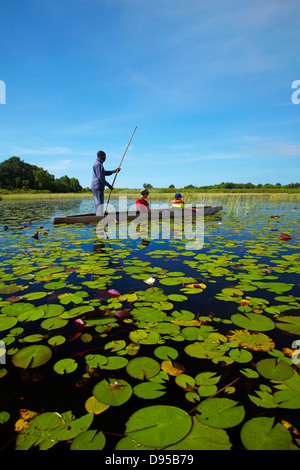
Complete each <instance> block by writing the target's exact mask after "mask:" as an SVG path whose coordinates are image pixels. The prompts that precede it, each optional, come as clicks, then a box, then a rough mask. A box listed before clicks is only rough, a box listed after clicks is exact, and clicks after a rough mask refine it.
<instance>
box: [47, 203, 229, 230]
mask: <svg viewBox="0 0 300 470" xmlns="http://www.w3.org/2000/svg"><path fill="white" fill-rule="evenodd" d="M222 208H223V207H222V206H204V207H203V208H201V209H198V208H197V209H196V208H195V207H191V208H185V210H184V211H183V213H182V218H184V217H186V215H188V216H190V215H193V216H196V215H197V213H198V214H200V213H201V211H202V209H203V210H204V216H207V215H213V214H216V213H217V212H219V211H220V210H221V209H222ZM179 210H180V211H181V209H174V208H171V209H162V210H152V211H151V213H150V214H147V213H143V215H145V216H146V217H147V216H148V219H149V221H151V219H152V218H153V219H154V220H158V219H160V220H164V219H165V220H168V218H169V217H170V219H171V220H172V219H174V218H176V215H175V216H174V214H178V211H179ZM139 215H140V212H139V211H136V212H134V211H131V212H112V213H110V214H108V215H106V216H99V215H95V214H79V215H65V216H56V217H53V218H52V223H53V225H58V224H91V223H98V222H100V221H101V220H103V219H104V217H109V218H111V219H112V220H116V221H117V222H118V221H119V220H128V221H131V220H134V219H136V218H137V217H138V216H139Z"/></svg>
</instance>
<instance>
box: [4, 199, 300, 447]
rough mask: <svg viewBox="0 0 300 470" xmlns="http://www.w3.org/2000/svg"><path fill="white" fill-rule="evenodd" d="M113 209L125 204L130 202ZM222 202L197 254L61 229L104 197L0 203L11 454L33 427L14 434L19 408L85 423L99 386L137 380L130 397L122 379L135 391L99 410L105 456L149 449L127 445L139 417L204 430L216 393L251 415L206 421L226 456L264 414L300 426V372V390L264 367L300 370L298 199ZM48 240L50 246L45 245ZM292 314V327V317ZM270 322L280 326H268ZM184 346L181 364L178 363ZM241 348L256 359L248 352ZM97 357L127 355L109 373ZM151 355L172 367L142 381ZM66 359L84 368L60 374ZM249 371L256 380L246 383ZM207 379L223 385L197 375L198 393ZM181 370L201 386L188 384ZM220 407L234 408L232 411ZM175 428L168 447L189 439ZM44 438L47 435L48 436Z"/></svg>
mask: <svg viewBox="0 0 300 470" xmlns="http://www.w3.org/2000/svg"><path fill="white" fill-rule="evenodd" d="M112 202H113V204H114V205H116V207H117V199H113V200H112ZM128 202H129V204H131V203H132V202H133V201H128ZM157 202H158V201H157ZM211 203H212V204H216V205H220V204H221V205H223V210H222V211H221V212H220V213H219V214H218V215H217V216H211V217H207V218H205V223H204V245H203V247H202V248H201V249H199V250H187V249H186V240H184V239H183V240H178V239H174V231H171V232H170V237H171V238H170V239H155V240H153V239H152V240H151V238H149V239H147V240H141V239H140V238H137V239H122V240H118V239H116V240H113V239H109V238H107V239H106V240H99V239H98V238H97V235H96V226H95V225H76V226H75V225H74V226H53V225H52V217H53V216H54V215H64V214H79V213H88V212H92V211H93V203H92V200H91V199H80V198H78V199H77V198H76V199H68V200H64V199H57V200H55V199H53V200H42V199H40V200H28V201H1V202H0V236H1V264H0V298H1V299H0V308H1V313H0V340H2V341H3V343H2V344H4V345H5V350H6V356H5V361H4V359H2V363H1V362H0V418H1V413H2V421H3V424H0V448H3V449H14V448H15V447H16V445H17V448H18V442H21V438H20V435H21V434H22V433H23V436H24V435H25V434H24V430H23V431H18V430H17V431H16V430H15V426H16V422H17V421H18V419H19V418H20V410H22V409H26V410H31V411H34V412H36V413H39V414H40V415H42V414H43V413H47V412H57V413H59V414H62V413H65V412H67V411H72V413H73V415H74V416H75V419H78V418H80V417H82V416H85V415H86V414H87V412H88V411H89V412H92V411H93V410H92V411H91V409H90V408H89V407H88V405H87V403H90V402H91V400H90V399H91V397H93V393H94V392H95V387H96V385H97V384H99V383H101V382H102V381H105V380H106V381H107V383H109V384H111V386H113V385H112V383H114V382H117V383H118V381H125V383H126V384H128V385H126V386H125V385H124V384H123V385H119V387H120V388H119V389H118V384H117V386H116V387H117V390H123V389H124V388H126V387H131V389H132V393H131V395H130V397H128V399H127V400H125V401H124V402H123V403H117V404H116V403H114V404H113V405H111V406H109V407H108V408H107V409H105V411H102V412H101V413H98V411H96V412H95V410H94V412H95V414H94V418H93V422H92V424H91V425H90V426H89V429H90V430H97V432H103V435H104V438H105V444H104V446H102V447H103V448H104V451H108V452H109V451H112V450H114V449H115V447H116V446H117V449H118V448H120V449H134V448H143V444H141V443H140V442H139V441H138V442H136V441H135V440H134V439H133V440H132V439H130V438H129V437H127V438H125V436H126V434H128V433H127V431H126V429H127V428H126V423H127V422H128V420H129V418H130V417H131V416H132V415H133V413H135V412H137V411H139V410H143V409H146V408H148V407H150V406H156V405H161V406H162V407H163V406H172V407H174V410H179V411H180V410H183V411H184V412H185V413H186V415H188V416H190V418H188V417H187V419H195V420H196V422H197V423H198V421H197V419H198V418H197V416H200V415H199V414H198V413H200V411H199V410H196V408H197V406H198V405H199V404H202V403H204V402H205V400H206V402H205V403H207V402H208V401H209V400H213V399H214V400H216V397H217V398H219V399H220V400H221V399H222V398H223V399H225V398H226V399H228V400H231V402H230V404H231V407H233V408H234V407H237V406H239V407H242V408H243V411H244V414H243V417H242V419H241V420H238V422H236V423H233V425H228V427H227V425H226V422H228V423H230V420H231V416H232V413H231V411H228V421H226V417H225V424H224V416H225V414H224V413H225V412H220V414H221V417H222V420H221V422H220V425H219V427H214V426H216V424H215V423H213V422H212V420H211V417H210V414H209V417H208V418H207V422H206V425H208V426H206V430H207V431H206V432H207V435H208V434H209V431H211V429H212V430H214V429H217V430H218V431H215V432H217V433H221V432H222V433H223V434H220V437H219V438H220V440H221V441H222V443H223V445H224V446H225V447H226V446H227V448H232V449H244V448H248V444H247V440H246V441H245V440H243V439H242V438H241V430H242V428H243V427H244V426H245V423H247V422H250V420H253V419H254V418H258V417H268V418H274V425H275V424H276V423H279V424H280V426H282V424H281V422H282V420H284V421H287V422H288V423H289V424H290V425H292V426H294V427H295V428H298V429H300V413H299V408H300V386H299V384H298V379H297V378H295V376H294V375H293V377H294V379H293V382H289V381H287V380H288V379H286V378H284V379H282V378H281V377H280V376H279V379H277V381H275V382H274V380H273V381H272V380H271V378H270V374H271V376H272V373H273V372H274V370H272V371H271V372H270V371H269V372H266V373H262V372H261V368H260V367H259V366H257V364H258V363H259V362H260V361H263V360H266V359H272V360H274V362H275V363H276V364H278V363H279V362H280V360H281V362H282V361H285V362H286V364H287V366H288V368H289V371H290V375H289V374H288V373H287V375H289V377H291V376H292V374H296V375H297V376H298V375H299V373H298V371H299V369H298V366H297V364H296V363H295V361H293V358H292V357H291V353H292V352H293V346H292V344H293V341H295V340H298V339H299V336H300V327H299V323H298V321H299V320H298V319H299V313H300V312H299V305H300V303H299V302H300V289H299V286H300V275H299V274H300V263H299V261H300V254H299V236H300V230H299V220H300V204H298V205H297V200H296V201H295V200H286V199H283V200H280V199H278V198H274V199H272V198H268V197H258V198H255V197H247V196H245V197H242V198H238V197H237V198H225V199H222V198H219V199H215V200H211V201H210V204H211ZM171 230H173V229H172V227H171ZM37 231H38V232H39V239H34V238H32V236H33V235H34V233H36V232H37ZM280 233H285V234H289V235H291V237H292V238H291V240H288V241H283V240H280V239H279V237H278V235H279V234H280ZM150 278H153V279H154V283H153V285H152V287H151V285H149V284H147V283H146V282H145V281H147V280H148V279H150ZM224 289H225V290H224ZM128 294H129V296H128ZM126 295H127V297H126ZM53 305H57V306H58V309H59V308H60V310H57V311H50V310H49V308H48V307H49V306H53ZM76 308H78V311H76V310H74V309H76ZM120 311H121V312H123V316H124V311H126V312H127V313H128V315H129V318H127V319H126V318H124V317H122V314H121V317H120V316H117V315H116V314H117V312H120ZM237 314H238V315H239V316H238V317H237V316H236V315H237ZM249 314H250V317H249V316H247V315H249ZM253 314H255V315H254V317H253V316H251V315H253ZM258 316H259V319H258V318H257V317H258ZM240 317H242V319H241V318H240ZM285 317H289V319H288V320H286V321H285V322H284V318H285ZM292 317H294V319H293V320H291V318H292ZM249 318H250V323H249ZM245 319H246V320H247V321H248V323H247V321H246V323H244V321H243V320H245ZM262 319H263V321H264V319H268V320H271V323H267V326H266V325H265V323H264V322H262ZM280 319H281V320H280ZM254 320H255V321H254ZM268 320H267V321H268ZM174 321H175V323H174ZM197 321H198V322H197ZM176 322H177V323H176ZM200 322H201V325H200ZM251 322H253V323H251ZM272 322H273V323H272ZM287 323H288V325H291V324H292V325H293V326H292V327H291V328H289V327H288V328H287V329H282V328H281V325H282V324H284V325H286V324H287ZM297 325H298V326H297ZM233 330H235V331H241V330H247V331H248V332H249V333H250V334H251V335H253V334H257V333H261V334H263V335H264V339H263V342H262V344H266V343H268V341H273V347H271V348H269V350H263V348H262V349H261V350H257V351H256V350H253V349H251V347H249V345H247V344H242V343H240V344H237V343H236V344H234V343H230V342H229V336H230V332H231V331H233ZM120 341H123V342H120ZM196 343H197V344H198V345H200V348H201V347H202V346H203V345H204V344H205V348H208V349H205V350H207V351H208V352H207V354H206V355H204V356H203V349H202V350H201V351H202V353H201V352H200V353H199V350H197V351H196V350H193V348H191V345H195V344H196ZM34 345H36V346H37V350H36V354H37V355H38V356H39V355H40V351H39V349H38V347H39V346H41V345H43V346H46V347H47V351H48V350H49V351H50V352H51V357H50V358H49V359H48V360H46V362H45V363H43V364H41V365H37V367H31V366H32V362H30V364H29V365H27V367H25V366H24V364H23V363H22V361H21V363H20V362H19V361H18V357H19V356H20V354H19V355H18V353H19V352H20V351H21V350H22V349H25V348H28V347H29V346H34ZM201 345H202V346H201ZM161 346H168V347H170V348H171V350H172V352H171V350H169V352H168V353H167V352H165V351H161V350H158V349H157V348H158V347H161ZM195 347H197V345H196V346H195ZM287 348H288V349H290V350H291V351H290V352H289V353H288V351H287V350H286V349H287ZM234 350H235V351H238V352H239V354H238V355H236V354H235V352H234ZM174 351H175V353H176V358H173V357H170V356H168V354H171V356H172V354H173V353H174ZM195 351H196V352H195ZM241 351H242V352H245V351H247V352H248V353H249V354H250V355H248V356H247V355H246V356H243V355H242V354H240V353H241ZM92 355H101V356H104V357H105V358H106V359H107V358H110V357H114V358H115V359H113V361H115V362H114V363H106V365H105V364H103V367H102V366H101V365H99V364H98V366H97V364H96V365H95V363H93V362H92V359H93V356H92ZM165 355H166V357H165ZM199 356H200V357H199ZM138 357H147V358H151V359H153V361H155V362H156V363H157V364H158V365H159V369H161V371H162V372H160V374H158V373H156V375H154V376H153V377H147V367H146V366H145V370H146V376H145V377H144V379H143V380H141V379H140V378H136V377H135V376H134V375H131V374H130V373H129V369H127V365H128V364H129V363H130V362H131V361H132V360H133V359H134V358H138ZM168 358H171V359H172V361H173V363H172V362H171V364H172V365H173V366H174V369H173V371H172V370H171V371H170V370H168V369H166V363H165V361H166V360H168ZM63 359H70V360H72V363H69V367H71V369H66V370H65V372H64V373H63V372H62V370H61V369H60V368H59V367H58V368H57V367H55V365H56V364H57V363H59V362H60V361H62V360H63ZM118 361H119V362H118ZM120 361H121V362H120ZM122 361H123V362H122ZM174 361H175V362H174ZM70 364H72V365H70ZM157 364H156V365H157ZM178 364H179V365H178ZM264 364H267V363H264ZM73 366H74V367H73ZM66 367H67V366H66ZM72 367H73V369H74V370H73V369H72ZM246 369H247V370H251V371H252V372H254V375H253V376H251V374H250V376H249V375H247V374H245V373H244V372H245V370H246ZM273 369H274V368H273ZM180 372H181V373H180ZM202 372H208V373H212V375H213V374H215V375H214V377H219V380H218V381H217V383H215V384H213V383H212V382H211V381H209V380H208V379H207V381H206V382H205V381H204V382H203V383H202V382H201V379H199V378H198V380H196V383H194V384H193V382H192V380H193V379H195V378H196V377H197V375H198V374H200V373H202ZM183 374H185V375H183ZM150 375H151V374H150ZM180 375H182V377H186V376H187V380H188V381H189V380H190V382H187V383H186V385H185V386H184V385H183V383H184V381H183V382H180V380H179V377H180ZM155 377H156V379H155ZM283 377H285V376H283ZM275 378H277V376H276V375H275ZM111 381H112V382H111ZM151 381H152V383H159V384H160V385H161V387H162V389H161V390H162V392H163V394H162V395H161V396H157V397H156V396H155V393H153V391H151V390H152V389H151V387H152V385H150V386H148V385H147V387H148V389H146V391H142V392H141V393H140V392H139V391H138V390H139V389H138V388H135V387H136V386H137V385H139V384H141V383H147V384H149V383H150V384H151ZM233 381H235V382H234V383H233V385H232V386H231V387H229V388H228V387H227V386H228V385H230V384H231V383H232V382H233ZM120 383H121V382H120ZM200 386H202V388H200V389H199V387H200ZM206 386H208V388H203V387H206ZM147 387H146V388H147ZM226 387H227V388H226ZM276 387H277V388H276ZM128 389H129V388H128ZM96 390H97V389H96ZM110 390H112V388H110ZM278 390H289V391H291V392H292V397H291V398H292V399H293V401H294V404H293V405H291V404H290V403H287V402H286V401H279V405H278V403H277V402H276V400H277V396H278V395H276V392H278ZM257 392H258V393H257ZM101 393H102V392H101ZM101 393H100V396H102V395H101ZM103 393H104V392H103ZM215 394H216V395H215ZM108 395H110V394H109V393H108ZM116 395H118V392H116ZM140 395H142V396H140ZM212 395H214V398H213V397H212ZM119 396H121V392H120V393H119ZM252 397H255V398H254V400H253V399H252ZM274 397H275V401H274ZM258 399H260V400H261V401H260V402H259V401H257V400H258ZM109 400H110V398H109V399H108V401H109ZM272 400H273V402H272ZM99 401H101V400H99V395H98V402H99ZM103 402H104V403H106V402H105V393H104V400H103ZM271 402H272V403H273V404H272V405H270V403H271ZM211 403H212V402H211ZM218 403H220V408H222V406H223V405H224V402H221V401H220V402H218ZM234 403H235V405H234ZM291 406H292V407H291ZM161 409H163V408H161ZM3 412H5V413H6V414H3ZM212 414H214V415H216V414H218V413H217V412H216V411H212ZM178 420H179V416H178ZM32 422H33V421H32ZM145 422H146V423H147V417H146V415H145ZM200 422H201V421H200ZM0 423H1V419H0ZM28 423H29V424H28V426H29V427H30V421H29V422H28ZM212 424H213V426H212ZM201 425H203V422H202V423H201ZM172 426H173V424H172V425H171V424H170V429H169V428H168V426H167V425H166V426H165V428H164V429H165V431H164V432H165V433H166V434H168V435H169V434H170V439H169V442H168V443H167V445H164V446H163V447H165V448H166V449H168V448H172V447H171V446H173V445H174V446H175V444H176V443H177V439H176V437H175V438H174V437H172V432H171V431H172V429H171V428H172ZM282 427H283V426H282ZM193 429H194V430H195V429H196V428H195V424H193ZM244 429H245V428H244ZM280 429H281V428H280ZM285 429H286V428H285ZM84 430H85V429H84ZM38 432H40V435H41V434H42V431H37V433H38ZM191 432H192V430H190V431H189V433H186V436H184V438H185V439H186V438H187V436H188V435H191ZM199 432H200V430H199ZM286 432H287V433H289V434H290V440H289V439H288V438H287V435H286V433H285V432H284V431H283V438H282V439H280V442H281V443H282V442H283V441H284V442H287V443H286V444H280V445H285V446H286V447H287V448H293V447H295V448H297V446H298V441H297V436H296V434H294V433H293V432H292V428H289V429H288V430H286ZM203 433H204V431H203V430H202V434H201V435H203ZM29 434H30V432H29V431H28V435H29ZM78 434H80V433H79V432H78ZM204 434H205V433H204ZM17 437H18V439H17ZM27 437H28V436H27ZM45 439H46V438H45V436H44V435H43V437H42V438H41V441H42V442H44V441H45ZM72 439H74V438H73V436H72V437H71V439H62V440H59V441H58V442H56V441H55V442H54V443H52V446H53V447H51V445H49V448H51V449H53V450H56V449H61V450H68V449H69V448H70V443H71V441H72ZM149 439H150V440H151V435H150V438H149ZM54 440H55V438H54ZM216 440H217V438H216ZM25 441H26V439H25V438H24V442H25ZM22 442H23V441H22ZM26 442H29V441H26ZM149 442H150V441H149ZM181 442H182V447H180V446H179V447H174V449H176V448H177V449H183V450H189V449H194V450H198V449H199V450H200V449H203V447H204V448H207V449H211V448H212V449H218V448H221V447H220V446H221V444H220V443H217V442H211V439H208V440H207V443H206V444H205V439H204V443H203V442H202V441H201V443H198V444H197V439H196V438H193V439H192V442H193V444H191V440H190V441H186V440H185V441H184V440H183V438H182V440H181ZM16 443H17V444H16ZM38 444H39V441H38V440H37V439H36V440H34V439H33V440H32V443H31V444H26V445H27V448H32V446H34V445H35V446H36V447H34V448H38ZM176 445H177V446H178V443H177V444H176ZM280 445H278V448H281V447H280ZM99 446H100V447H101V445H100V444H99ZM169 446H170V447H169ZM191 446H192V447H191ZM25 447H26V446H25ZM160 447H161V446H159V445H158V446H154V447H153V446H150V447H149V449H153V448H160ZM146 448H147V446H146Z"/></svg>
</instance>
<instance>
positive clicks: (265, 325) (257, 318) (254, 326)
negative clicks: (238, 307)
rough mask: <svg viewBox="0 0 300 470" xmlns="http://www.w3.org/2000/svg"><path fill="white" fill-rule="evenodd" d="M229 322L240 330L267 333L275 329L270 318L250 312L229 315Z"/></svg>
mask: <svg viewBox="0 0 300 470" xmlns="http://www.w3.org/2000/svg"><path fill="white" fill-rule="evenodd" d="M231 321H232V322H233V323H234V324H235V325H237V326H239V327H240V328H245V329H247V330H253V331H269V330H273V328H274V327H275V324H274V322H273V320H271V319H270V318H268V317H266V316H265V315H262V314H258V313H252V312H245V315H242V314H240V313H235V314H234V315H231Z"/></svg>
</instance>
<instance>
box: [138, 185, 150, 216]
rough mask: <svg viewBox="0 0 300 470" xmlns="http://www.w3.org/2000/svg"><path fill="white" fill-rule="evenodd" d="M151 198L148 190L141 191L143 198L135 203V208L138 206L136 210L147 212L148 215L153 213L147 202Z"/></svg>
mask: <svg viewBox="0 0 300 470" xmlns="http://www.w3.org/2000/svg"><path fill="white" fill-rule="evenodd" d="M148 196H149V191H148V189H145V188H143V189H142V190H141V197H139V198H138V199H137V200H136V201H135V206H136V210H137V211H141V212H142V211H147V212H148V213H150V212H151V210H150V207H149V203H148V201H147V197H148Z"/></svg>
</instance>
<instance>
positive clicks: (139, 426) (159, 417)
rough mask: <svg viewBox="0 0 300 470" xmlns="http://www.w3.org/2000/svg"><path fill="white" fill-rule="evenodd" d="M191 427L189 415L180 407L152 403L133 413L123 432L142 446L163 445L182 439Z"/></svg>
mask: <svg viewBox="0 0 300 470" xmlns="http://www.w3.org/2000/svg"><path fill="white" fill-rule="evenodd" d="M191 427H192V419H191V417H190V416H189V415H188V413H187V412H186V411H184V410H182V409H181V408H177V407H175V406H168V405H154V406H149V407H146V408H141V409H140V410H138V411H136V412H135V413H133V414H132V415H131V416H130V418H129V420H128V421H127V423H126V430H125V434H126V435H127V436H128V437H130V438H131V439H133V440H135V441H137V442H138V443H139V444H142V445H144V446H150V447H165V446H168V445H171V444H174V443H175V442H178V441H180V440H181V439H183V438H184V437H185V436H186V435H187V434H188V433H189V431H190V430H191Z"/></svg>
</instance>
